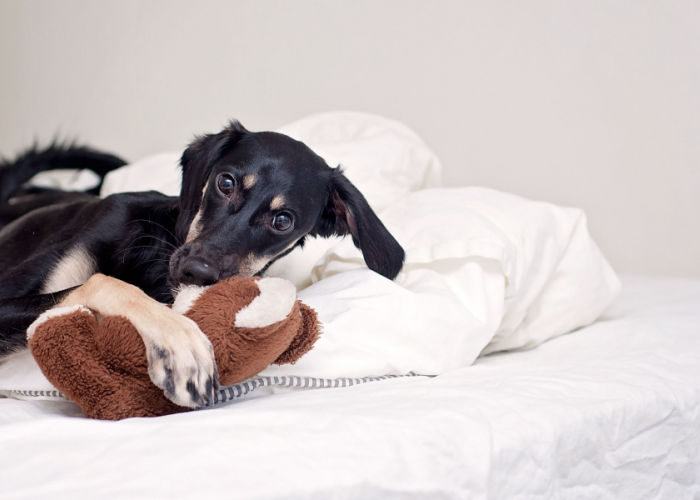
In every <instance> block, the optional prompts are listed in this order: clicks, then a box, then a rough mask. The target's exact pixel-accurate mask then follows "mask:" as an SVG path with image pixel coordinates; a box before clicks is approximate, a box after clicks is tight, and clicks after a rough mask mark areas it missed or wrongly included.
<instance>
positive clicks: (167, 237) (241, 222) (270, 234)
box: [0, 122, 404, 355]
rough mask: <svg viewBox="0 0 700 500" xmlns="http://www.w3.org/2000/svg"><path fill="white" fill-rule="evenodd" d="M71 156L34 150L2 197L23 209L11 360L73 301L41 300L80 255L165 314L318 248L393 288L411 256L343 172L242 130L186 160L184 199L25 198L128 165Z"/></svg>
mask: <svg viewBox="0 0 700 500" xmlns="http://www.w3.org/2000/svg"><path fill="white" fill-rule="evenodd" d="M62 151H63V156H62V155H61V154H59V153H58V152H57V150H56V149H55V147H54V148H51V149H50V150H49V152H48V153H47V155H46V156H45V157H43V159H42V154H41V152H39V151H36V150H34V151H32V152H30V153H28V154H25V155H23V156H21V157H20V158H19V159H18V161H17V162H14V163H6V164H5V165H4V166H3V167H2V172H1V173H0V175H1V176H0V179H2V180H3V184H2V186H1V187H2V189H0V193H3V196H5V198H4V199H5V200H9V199H10V198H12V197H14V198H13V199H12V200H11V201H12V204H9V203H4V204H0V223H3V224H6V225H5V227H3V228H2V229H1V230H0V355H1V354H2V353H6V352H9V351H11V350H12V349H14V348H15V347H17V346H19V345H22V344H23V343H24V329H26V327H27V326H28V325H29V324H30V323H31V322H32V321H33V320H34V319H35V318H36V317H37V316H38V315H39V314H40V313H41V312H42V311H44V310H45V309H47V308H48V307H50V306H51V305H53V304H54V303H55V302H56V301H57V300H60V298H61V297H62V296H63V295H65V293H66V291H60V290H56V291H54V290H51V293H42V292H43V291H44V290H43V289H44V286H45V285H46V283H47V280H48V277H49V276H50V274H51V270H52V269H53V268H54V266H56V264H57V263H58V262H59V261H61V259H62V258H63V257H64V256H65V255H66V254H67V253H68V252H69V251H70V250H71V249H74V248H76V247H77V246H79V247H81V248H82V249H84V250H85V252H87V253H88V254H89V255H90V256H91V257H92V258H93V260H94V263H95V272H101V273H104V274H107V275H110V276H113V277H115V278H118V279H121V280H124V281H126V282H129V283H132V284H134V285H137V286H138V287H140V288H141V289H143V290H144V291H145V292H146V293H147V294H149V295H150V296H152V297H154V298H156V299H157V300H159V301H161V302H170V301H172V298H173V297H172V295H173V290H174V289H175V288H176V287H177V286H178V285H180V284H182V283H195V284H209V283H213V282H215V281H217V280H219V279H223V278H226V277H228V276H232V275H253V274H261V273H263V272H264V270H265V269H267V267H268V266H269V265H270V264H271V263H272V262H274V261H275V260H276V259H279V258H280V257H281V256H283V255H285V254H287V253H289V252H290V251H291V250H292V249H293V248H294V247H296V246H299V245H302V244H303V242H304V239H305V238H306V237H307V236H321V237H327V236H330V235H345V234H350V235H352V238H353V241H354V242H355V244H356V245H357V246H358V248H360V250H361V251H362V253H363V255H364V258H365V261H366V262H367V265H368V266H369V267H370V269H373V270H375V271H376V272H378V273H380V274H382V275H384V276H386V277H388V278H392V279H393V278H394V277H395V276H396V274H397V273H398V272H399V270H400V269H401V266H402V263H403V258H404V252H403V249H402V248H401V246H400V245H399V244H398V243H397V242H396V240H395V239H394V238H393V237H392V236H391V234H389V232H388V231H387V230H386V228H385V227H384V225H383V224H382V223H381V221H380V220H379V219H378V218H377V216H376V215H375V214H374V212H373V211H372V210H371V208H370V207H369V205H368V204H367V201H366V200H365V198H364V197H363V196H362V194H361V193H360V192H359V191H358V190H357V189H356V188H355V187H354V186H353V185H352V184H351V183H350V181H348V179H347V178H346V177H345V176H344V175H343V174H342V172H341V170H340V169H338V168H335V169H334V168H330V167H329V166H328V165H326V163H325V162H324V161H323V160H322V159H321V158H320V157H319V156H318V155H316V154H315V153H313V152H312V151H311V150H310V149H309V148H308V147H306V146H305V145H304V144H303V143H301V142H298V141H295V140H293V139H291V138H289V137H287V136H284V135H281V134H277V133H273V132H250V131H248V130H246V129H245V128H244V127H243V126H242V125H241V124H240V123H238V122H232V123H231V124H230V125H229V126H228V127H227V128H226V129H224V130H223V131H222V132H220V133H218V134H210V135H205V136H202V137H199V138H197V139H196V140H195V141H194V142H193V143H192V144H191V145H190V146H189V147H188V148H187V150H186V151H185V152H184V153H183V155H182V160H181V164H182V176H183V182H182V190H181V193H180V196H179V197H168V196H165V195H163V194H160V193H156V192H144V193H121V194H115V195H112V196H109V197H107V198H105V199H99V198H96V197H92V196H87V195H85V194H84V193H55V192H54V193H42V194H39V195H32V196H23V197H21V198H17V197H16V192H17V190H18V189H21V186H22V184H23V183H24V182H26V181H27V180H28V179H29V177H31V175H34V174H35V173H37V172H38V171H41V170H46V169H49V168H68V166H69V165H72V166H77V163H76V161H75V159H76V158H83V159H84V160H85V161H84V162H83V163H80V167H81V168H92V169H93V170H95V171H96V172H98V173H100V174H101V175H104V173H105V172H106V171H108V170H109V168H110V167H111V166H114V165H117V164H118V163H119V161H120V160H118V159H116V157H112V156H111V155H103V154H100V153H96V152H94V151H92V150H87V149H85V148H77V151H74V150H73V149H72V148H65V149H63V150H62ZM88 160H89V161H88ZM30 174H31V175H30ZM219 176H221V177H219ZM217 179H219V180H221V179H226V180H229V181H230V182H229V184H221V185H220V183H219V182H217ZM220 186H225V187H226V189H225V190H224V191H225V192H224V191H222V189H221V188H220ZM278 205H279V206H278ZM3 217H4V219H3ZM288 222H289V223H290V224H289V226H287V223H288ZM0 227H1V226H0ZM280 227H284V229H283V230H282V229H279V228H280ZM188 236H189V239H188Z"/></svg>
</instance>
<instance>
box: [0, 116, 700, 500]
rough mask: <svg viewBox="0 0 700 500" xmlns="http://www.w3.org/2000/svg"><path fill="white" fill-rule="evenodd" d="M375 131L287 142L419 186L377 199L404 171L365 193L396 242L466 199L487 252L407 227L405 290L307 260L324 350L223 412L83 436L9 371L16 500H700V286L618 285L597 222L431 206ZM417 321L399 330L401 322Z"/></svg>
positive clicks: (66, 407)
mask: <svg viewBox="0 0 700 500" xmlns="http://www.w3.org/2000/svg"><path fill="white" fill-rule="evenodd" d="M330 119H332V121H333V123H343V124H344V125H343V127H342V131H341V132H342V133H340V132H339V131H338V130H339V129H338V128H333V127H328V126H327V122H328V120H330ZM363 120H364V121H363ZM377 120H378V119H377V118H374V117H373V118H366V117H362V118H361V117H358V116H352V117H351V116H347V115H346V116H345V117H344V118H343V119H339V118H338V116H333V117H328V116H325V117H320V118H319V117H316V118H314V119H313V120H307V121H305V122H303V123H302V124H301V125H300V124H296V125H294V126H290V128H289V129H290V130H292V132H295V133H297V134H301V135H303V133H302V132H305V133H307V134H309V133H311V132H314V133H316V134H319V133H320V132H319V131H322V132H323V137H324V139H325V141H326V142H325V144H326V150H325V151H324V153H325V155H326V156H333V154H337V155H339V156H342V157H346V158H347V157H349V158H351V159H352V160H355V161H356V162H359V163H361V162H362V161H367V160H366V159H367V158H375V157H376V156H377V155H379V156H380V157H381V160H382V162H381V163H382V165H383V166H384V167H385V168H389V169H390V168H391V167H392V165H393V166H394V167H396V172H394V173H393V174H392V175H394V174H397V173H400V172H401V171H404V170H405V168H404V167H405V164H406V162H409V163H410V164H411V165H422V166H423V167H422V169H418V175H414V176H411V177H410V179H408V181H407V182H406V183H405V184H403V185H401V184H398V185H397V184H393V186H394V191H393V192H387V191H385V190H382V189H379V188H377V189H376V190H375V189H373V186H375V185H376V184H374V180H377V179H373V176H374V177H377V176H378V177H379V179H378V180H381V177H382V175H387V173H386V171H381V170H378V169H377V168H368V169H365V170H363V169H358V170H356V174H355V177H354V178H352V177H351V178H352V180H353V182H355V183H357V184H358V185H360V188H361V189H363V192H365V194H366V195H367V197H368V199H370V201H371V202H372V203H373V206H374V207H375V209H377V210H378V211H379V210H381V212H382V217H383V218H384V219H385V220H387V221H388V224H392V221H395V220H399V219H401V217H404V216H405V215H406V214H407V213H409V212H408V210H410V209H411V207H416V206H418V207H420V206H422V205H421V203H423V202H425V205H424V206H431V204H435V203H438V202H439V203H448V205H449V204H450V203H458V202H459V203H462V202H463V201H464V200H468V203H469V207H468V208H469V210H470V213H473V214H477V215H479V217H477V216H476V215H475V216H474V217H472V218H470V219H469V220H468V221H466V222H465V224H467V225H468V227H469V231H468V234H469V237H468V238H462V239H460V238H459V237H456V236H454V235H451V236H450V242H452V244H451V245H447V246H446V245H443V244H437V243H436V242H438V243H441V242H443V240H444V235H441V233H440V231H438V230H437V229H435V230H433V229H434V228H435V227H436V221H435V219H431V218H430V217H426V220H425V221H424V222H425V224H426V225H425V226H420V227H419V230H416V231H413V232H411V231H408V230H406V231H403V232H402V230H401V228H398V227H397V228H396V230H398V232H399V233H401V234H400V236H401V238H399V239H400V241H402V243H404V242H407V243H406V246H407V249H408V251H407V255H408V256H409V257H408V261H407V271H406V272H405V274H404V276H403V277H401V278H400V279H399V280H397V282H396V283H393V282H389V281H388V280H383V279H380V278H377V277H376V276H373V273H371V272H369V271H367V270H364V269H362V265H361V262H358V258H357V255H356V254H354V253H353V249H352V245H350V244H349V243H348V242H343V241H340V242H337V241H331V242H326V241H319V242H316V243H314V244H312V245H311V246H310V248H307V249H306V250H305V251H304V253H298V254H296V255H290V259H291V260H289V261H287V264H286V265H283V266H280V267H279V268H278V269H277V272H278V273H279V274H282V275H285V277H287V278H288V279H291V280H292V281H294V282H295V283H296V284H297V286H298V287H299V288H300V290H301V292H300V297H301V298H302V299H303V300H305V301H306V302H308V303H310V304H311V305H313V306H314V307H316V308H317V310H318V311H319V314H320V316H321V319H322V320H323V321H324V323H325V324H326V325H327V331H326V332H325V333H324V336H322V340H323V342H321V341H319V345H318V346H317V348H316V349H314V350H313V351H312V352H311V353H309V355H308V356H307V357H306V358H304V359H303V360H302V361H301V362H300V363H299V364H298V365H295V366H292V367H286V368H281V367H280V368H274V367H273V368H270V369H268V370H266V371H265V372H263V373H262V374H261V376H260V377H258V378H256V379H254V380H253V381H250V382H248V383H245V384H241V385H239V386H238V387H237V388H235V390H234V389H233V388H232V389H231V392H230V394H229V395H230V398H229V399H232V401H228V402H226V403H224V404H219V405H216V406H215V407H213V408H210V409H206V410H202V411H196V412H190V413H185V414H178V415H172V416H167V417H160V418H152V419H127V420H123V421H120V422H100V421H92V420H87V419H85V418H83V417H82V416H81V415H80V412H79V410H78V408H77V406H75V405H73V404H72V403H70V402H67V401H62V400H60V399H58V398H56V397H55V395H52V394H51V393H50V392H47V390H46V387H43V386H41V383H42V382H41V381H40V380H39V379H38V378H36V377H37V373H36V371H33V372H32V370H31V367H29V368H28V371H27V373H22V372H19V371H14V374H15V378H14V379H13V378H12V377H11V376H10V374H8V367H7V363H5V366H4V367H3V366H1V365H0V392H1V393H2V394H3V395H5V396H9V397H5V398H0V425H1V426H2V428H1V429H0V450H2V452H1V453H0V481H1V482H2V485H3V498H80V497H89V498H125V497H128V498H132V497H133V498H164V497H175V498H191V497H205V498H246V499H254V498H319V499H321V498H323V499H325V498H460V499H461V498H672V499H683V498H689V499H690V498H698V496H699V495H700V452H698V450H700V433H698V429H700V368H699V367H700V335H698V325H699V324H700V280H694V279H672V278H650V277H639V276H623V277H622V279H621V286H620V281H619V280H618V278H617V276H616V275H615V274H614V273H613V272H612V270H611V269H610V268H609V266H608V265H607V262H606V261H605V259H604V258H603V257H602V255H600V253H599V251H598V250H597V247H596V246H595V245H594V243H593V242H592V240H591V239H590V236H589V235H588V233H587V230H586V227H585V217H584V216H582V214H581V213H580V211H576V210H575V209H566V208H561V207H553V206H551V205H547V204H533V203H532V202H529V201H528V202H526V201H523V200H521V199H519V198H512V197H510V195H507V196H505V195H502V194H500V193H493V192H491V191H489V190H483V189H480V188H469V189H470V190H461V191H456V192H454V194H455V196H454V200H456V201H454V200H453V201H450V197H449V196H447V194H446V192H445V191H439V190H438V191H431V189H439V188H436V186H437V184H438V183H439V180H438V178H439V162H437V160H436V158H435V157H434V156H432V155H431V154H430V152H429V151H428V150H427V149H426V148H425V147H424V145H422V144H420V143H419V142H416V141H417V139H416V138H415V137H414V136H412V135H411V134H410V133H409V132H408V131H406V130H405V129H404V128H402V127H400V126H398V125H396V124H387V123H385V122H382V121H381V120H380V121H377ZM360 122H361V123H362V126H359V125H357V124H358V123H360ZM324 123H325V124H326V125H325V126H323V124H324ZM382 126H385V127H389V128H388V129H387V128H384V129H382ZM295 127H296V128H295ZM352 127H355V129H353V131H350V132H349V131H348V129H349V128H352ZM358 127H359V128H358ZM302 129H303V130H302ZM389 129H391V134H389V135H386V134H384V135H382V133H383V132H382V133H379V131H381V130H383V131H384V132H386V130H389ZM329 130H331V131H334V132H332V133H331V132H329ZM360 132H361V133H360ZM329 134H330V136H332V137H329ZM334 134H335V135H334ZM348 134H349V135H351V136H352V137H353V141H354V142H353V144H354V147H353V148H350V147H349V146H348V144H349V143H348V142H347V141H344V140H341V139H342V138H347V137H348ZM312 135H313V134H312ZM341 136H342V137H341ZM380 136H381V137H382V140H381V141H380V140H375V139H376V138H377V137H380ZM316 137H318V136H316ZM388 138H389V139H391V140H390V141H389V142H387V139H388ZM411 141H412V142H411ZM310 142H313V141H310ZM321 142H323V141H321ZM358 143H360V144H362V148H359V149H358V148H357V145H358ZM407 143H411V144H413V146H415V147H412V146H411V147H408V146H407ZM392 144H393V146H392ZM329 145H332V146H333V147H335V148H336V150H335V152H334V151H330V149H332V148H331V147H330V146H329ZM317 149H324V148H323V147H320V148H317ZM373 151H374V153H376V154H374V155H373V154H372V152H373ZM391 151H394V153H396V154H394V156H391V155H390V154H389V152H391ZM353 155H354V156H353ZM172 161H174V159H173V157H172V156H167V155H166V156H159V157H158V158H151V159H149V160H148V161H147V162H146V163H147V164H148V165H149V167H148V168H149V170H153V166H154V165H155V166H161V165H167V164H168V163H169V162H172ZM149 162H150V163H149ZM143 165H144V164H143V163H142V164H141V165H136V166H132V167H133V168H131V169H130V168H127V169H125V170H124V171H122V172H121V173H120V174H119V175H120V176H121V178H116V179H115V178H113V179H111V180H110V181H109V182H108V183H106V189H108V190H109V189H114V190H116V191H118V190H121V189H123V188H124V183H125V182H127V181H128V179H129V178H130V177H131V178H138V177H139V176H138V172H139V169H141V171H143ZM363 172H364V177H363ZM348 174H349V175H352V174H353V171H352V169H348ZM164 178H166V177H163V176H161V175H154V179H158V181H159V182H162V180H163V179H164ZM125 179H126V181H125ZM416 179H418V180H416ZM173 182H175V183H176V181H173ZM362 184H364V185H362ZM157 187H158V188H159V189H161V190H163V191H168V190H169V189H170V190H172V189H176V186H174V185H163V186H157ZM465 189H466V188H465ZM402 190H403V191H402ZM504 196H505V197H504ZM406 199H409V200H410V203H409V204H408V205H405V206H401V205H400V202H401V200H406ZM438 200H439V201H438ZM446 200H447V201H446ZM377 207H379V208H377ZM396 207H399V208H396ZM450 207H451V209H452V208H454V206H453V205H450ZM494 207H497V208H498V210H495V209H494ZM392 210H394V211H395V212H396V213H395V215H392ZM523 212H528V213H529V216H528V221H534V222H532V224H531V225H529V226H528V225H527V224H526V225H525V227H522V224H520V223H519V221H518V219H517V218H518V217H520V216H521V215H522V213H523ZM394 217H395V218H394ZM465 227H466V226H465ZM474 228H476V229H474ZM552 228H556V230H554V231H553V232H552ZM448 229H449V230H450V231H454V228H453V227H449V228H448ZM392 230H394V229H392ZM465 231H466V229H465ZM460 234H463V232H462V233H460ZM524 235H525V236H527V237H525V236H524ZM533 235H534V236H533ZM537 235H539V236H537ZM540 236H541V237H540ZM431 238H432V239H431ZM436 238H437V239H436ZM441 238H442V239H441ZM426 239H427V241H426ZM455 242H456V243H455ZM494 242H497V243H498V242H501V244H494ZM457 243H459V244H457ZM426 249H429V251H428V250H426ZM427 256H429V257H427ZM377 280H379V281H377ZM465 281H467V282H469V286H465V285H464V282H465ZM572 283H573V284H575V286H572ZM436 290H439V293H437V299H436V298H435V295H436ZM513 290H514V291H513ZM368 291H371V294H369V295H368V293H369V292H368ZM367 297H370V298H371V300H370V301H369V303H371V304H376V303H380V304H381V306H380V307H379V308H378V309H379V312H377V310H375V309H374V308H373V307H374V306H368V305H367V304H368V301H367V300H366V299H367ZM392 308H395V309H392ZM399 315H402V316H403V317H404V320H403V321H401V322H399V323H400V328H395V329H393V330H392V329H391V328H390V325H389V323H387V322H386V321H385V317H386V316H389V317H392V318H394V319H396V318H397V317H398V316H399ZM424 317H428V318H431V320H432V321H433V323H431V324H427V325H426V324H425V323H423V322H422V321H423V318H424ZM368 318H369V319H368ZM383 322H384V323H383ZM394 323H396V321H394ZM465 332H468V333H469V335H465ZM465 339H466V340H465ZM398 345H400V346H401V348H397V346H398ZM24 366H26V365H24ZM3 370H4V371H3ZM32 377H35V378H32ZM275 377H277V378H275ZM23 384H24V385H23ZM325 386H330V387H325Z"/></svg>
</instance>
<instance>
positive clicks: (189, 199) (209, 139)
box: [175, 120, 249, 240]
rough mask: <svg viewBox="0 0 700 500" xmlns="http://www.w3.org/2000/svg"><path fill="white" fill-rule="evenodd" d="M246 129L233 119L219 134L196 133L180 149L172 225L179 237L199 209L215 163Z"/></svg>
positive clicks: (246, 132) (244, 133) (182, 235)
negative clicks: (177, 210) (177, 195)
mask: <svg viewBox="0 0 700 500" xmlns="http://www.w3.org/2000/svg"><path fill="white" fill-rule="evenodd" d="M248 133H249V132H248V130H246V129H245V128H244V127H243V125H241V124H240V122H238V121H235V120H234V121H232V122H231V123H229V125H228V126H227V127H226V128H225V129H224V130H222V131H221V132H219V133H218V134H207V135H203V136H200V137H198V138H197V139H195V140H194V141H192V143H191V144H190V145H189V146H188V147H187V149H186V150H185V152H184V153H182V158H181V159H180V165H181V166H182V187H181V189H180V214H179V216H178V219H177V224H176V227H175V230H176V232H177V236H178V237H179V238H180V239H182V240H184V239H185V237H186V236H187V232H188V231H189V227H190V224H191V223H192V219H193V218H194V216H195V214H196V213H197V210H199V205H200V203H201V201H202V189H204V185H205V183H206V181H207V179H208V178H209V174H210V173H211V169H212V167H213V166H214V163H216V161H217V160H218V159H219V158H221V156H222V155H223V154H224V152H226V151H227V150H228V149H229V148H230V147H232V146H233V145H234V144H235V143H237V142H238V141H239V140H240V139H241V138H242V137H243V136H245V135H246V134H248Z"/></svg>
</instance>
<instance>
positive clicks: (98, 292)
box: [37, 274, 218, 408]
mask: <svg viewBox="0 0 700 500" xmlns="http://www.w3.org/2000/svg"><path fill="white" fill-rule="evenodd" d="M72 305H83V306H85V307H88V308H89V309H91V310H93V311H95V312H96V313H98V314H101V315H103V316H112V315H120V316H124V317H126V318H127V319H128V320H129V321H131V323H132V324H133V325H134V327H135V328H136V330H137V331H138V332H139V334H140V335H141V338H142V339H143V341H144V344H145V345H146V353H147V356H148V372H149V375H150V377H151V380H152V381H153V383H154V384H155V385H157V386H158V387H160V388H161V389H163V391H164V392H165V395H166V397H167V398H168V399H170V400H171V401H173V402H174V403H176V404H179V405H181V406H189V407H191V408H196V407H199V406H202V405H204V404H206V403H207V402H208V401H209V400H210V399H211V398H212V397H213V395H214V391H215V390H216V389H217V387H218V375H217V371H216V363H215V361H214V350H213V348H212V345H211V343H210V342H209V339H208V338H207V337H206V336H205V335H204V334H203V333H202V332H201V330H200V329H199V327H198V326H197V324H196V323H194V321H192V320H190V319H189V318H186V317H185V316H182V315H180V314H177V313H176V312H174V311H172V310H171V309H170V308H169V307H167V306H165V305H163V304H161V303H159V302H157V301H155V300H153V299H152V298H150V297H149V296H148V295H146V294H145V293H144V292H143V291H141V290H140V289H139V288H137V287H135V286H133V285H130V284H128V283H125V282H123V281H120V280H118V279H115V278H111V277H109V276H105V275H103V274H95V275H93V276H92V277H91V278H90V279H88V280H87V282H85V284H84V285H82V286H80V287H78V288H76V289H75V290H73V291H72V292H70V293H69V294H68V295H67V296H66V297H65V298H64V299H63V300H62V301H61V302H60V303H59V307H61V306H72ZM40 319H41V318H39V320H40ZM39 320H37V321H39Z"/></svg>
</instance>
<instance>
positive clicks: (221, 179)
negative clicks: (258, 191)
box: [216, 173, 236, 197]
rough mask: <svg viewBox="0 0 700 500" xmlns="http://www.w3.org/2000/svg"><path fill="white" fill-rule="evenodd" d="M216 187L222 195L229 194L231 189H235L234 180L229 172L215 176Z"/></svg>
mask: <svg viewBox="0 0 700 500" xmlns="http://www.w3.org/2000/svg"><path fill="white" fill-rule="evenodd" d="M216 187H217V188H218V190H219V192H220V193H221V194H223V195H224V196H226V197H228V196H231V195H232V194H233V191H234V190H235V189H236V180H235V179H234V178H233V176H232V175H231V174H226V173H223V174H219V175H218V176H217V177H216Z"/></svg>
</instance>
